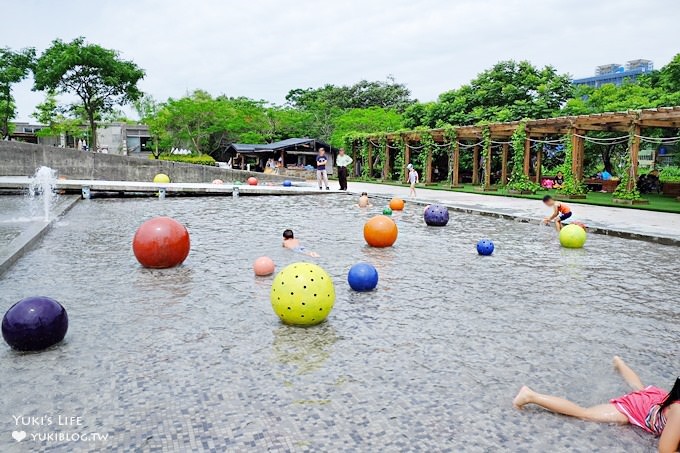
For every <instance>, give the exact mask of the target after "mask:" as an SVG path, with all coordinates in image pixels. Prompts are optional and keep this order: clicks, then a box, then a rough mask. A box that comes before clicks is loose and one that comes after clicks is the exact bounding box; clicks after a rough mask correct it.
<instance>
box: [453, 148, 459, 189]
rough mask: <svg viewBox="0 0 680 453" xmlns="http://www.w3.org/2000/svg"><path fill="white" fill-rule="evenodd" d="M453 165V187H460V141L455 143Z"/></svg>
mask: <svg viewBox="0 0 680 453" xmlns="http://www.w3.org/2000/svg"><path fill="white" fill-rule="evenodd" d="M451 165H453V172H452V180H451V187H460V145H459V144H458V140H456V141H455V142H454V143H453V157H452V162H451Z"/></svg>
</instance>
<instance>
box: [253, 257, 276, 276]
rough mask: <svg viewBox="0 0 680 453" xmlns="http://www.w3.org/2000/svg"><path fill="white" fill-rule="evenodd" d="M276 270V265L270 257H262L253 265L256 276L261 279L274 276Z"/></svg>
mask: <svg viewBox="0 0 680 453" xmlns="http://www.w3.org/2000/svg"><path fill="white" fill-rule="evenodd" d="M274 269H276V265H275V264H274V261H272V259H271V258H269V257H268V256H261V257H259V258H258V259H256V260H255V262H254V263H253V271H255V275H258V276H260V277H264V276H265V275H271V274H273V273H274Z"/></svg>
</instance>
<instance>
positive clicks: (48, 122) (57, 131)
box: [32, 90, 85, 138]
mask: <svg viewBox="0 0 680 453" xmlns="http://www.w3.org/2000/svg"><path fill="white" fill-rule="evenodd" d="M65 113H66V112H64V109H63V108H60V107H59V104H58V103H57V95H56V93H55V92H54V90H48V91H47V93H46V95H45V100H44V101H43V102H41V103H40V104H38V105H37V106H36V108H35V112H34V113H33V115H32V116H33V118H35V119H36V121H38V123H40V124H42V125H43V128H42V129H40V130H39V131H38V133H37V134H38V136H40V137H59V136H61V134H65V135H71V136H74V137H79V138H84V137H85V134H84V130H83V128H82V124H83V117H82V111H80V115H78V112H77V111H76V112H75V116H67V115H66V114H65ZM70 113H74V112H70Z"/></svg>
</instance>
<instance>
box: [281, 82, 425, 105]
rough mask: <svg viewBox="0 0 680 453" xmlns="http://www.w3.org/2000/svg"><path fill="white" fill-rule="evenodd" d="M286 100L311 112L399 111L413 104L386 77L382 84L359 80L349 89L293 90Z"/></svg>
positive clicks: (401, 88) (406, 93) (402, 87)
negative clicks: (338, 110)
mask: <svg viewBox="0 0 680 453" xmlns="http://www.w3.org/2000/svg"><path fill="white" fill-rule="evenodd" d="M286 101H287V102H288V103H289V104H290V105H292V106H294V107H298V108H303V109H304V108H307V109H313V108H317V107H319V106H320V105H323V106H325V107H326V108H331V109H332V108H337V109H341V110H347V109H361V108H368V107H381V108H386V109H396V110H398V111H400V112H402V111H404V109H405V108H406V107H408V106H409V105H410V104H412V103H413V102H414V101H413V100H411V91H410V90H409V89H408V88H407V87H406V85H404V84H402V83H397V82H396V81H395V80H394V77H392V76H389V77H387V80H385V81H368V80H362V81H360V82H357V83H355V84H354V85H350V86H335V85H330V84H329V85H325V86H323V87H321V88H307V89H300V88H298V89H295V90H291V91H289V92H288V95H287V96H286Z"/></svg>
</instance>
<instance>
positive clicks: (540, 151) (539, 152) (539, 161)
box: [536, 143, 543, 184]
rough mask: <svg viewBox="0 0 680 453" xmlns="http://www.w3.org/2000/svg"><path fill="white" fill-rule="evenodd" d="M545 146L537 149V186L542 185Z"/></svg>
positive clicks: (539, 146)
mask: <svg viewBox="0 0 680 453" xmlns="http://www.w3.org/2000/svg"><path fill="white" fill-rule="evenodd" d="M542 160H543V144H542V143H540V144H539V145H538V146H537V147H536V184H541V165H542V164H543V162H542Z"/></svg>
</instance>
